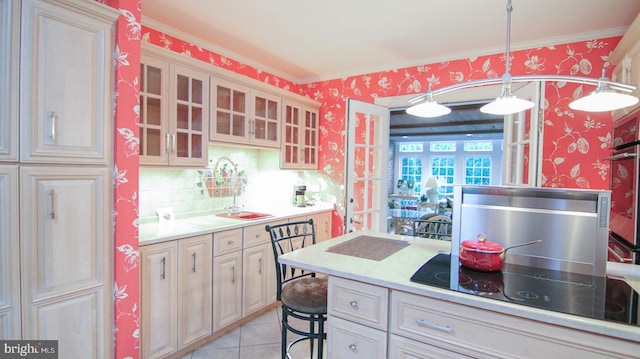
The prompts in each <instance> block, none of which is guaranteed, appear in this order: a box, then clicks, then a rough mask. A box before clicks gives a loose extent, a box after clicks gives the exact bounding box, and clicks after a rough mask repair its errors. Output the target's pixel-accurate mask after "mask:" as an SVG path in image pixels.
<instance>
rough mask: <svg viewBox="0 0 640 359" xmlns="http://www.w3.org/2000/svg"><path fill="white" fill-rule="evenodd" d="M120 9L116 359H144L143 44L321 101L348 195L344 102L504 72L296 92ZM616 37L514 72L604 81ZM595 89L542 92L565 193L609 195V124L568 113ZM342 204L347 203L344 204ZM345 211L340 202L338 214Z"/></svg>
mask: <svg viewBox="0 0 640 359" xmlns="http://www.w3.org/2000/svg"><path fill="white" fill-rule="evenodd" d="M102 2H104V3H107V4H108V5H110V6H112V7H115V8H118V9H120V11H121V12H122V14H123V16H122V17H121V19H120V21H119V23H118V34H117V35H118V39H117V55H116V58H115V59H114V66H115V67H116V89H115V91H116V93H115V99H116V108H115V109H114V119H115V124H116V132H115V137H116V142H115V170H114V206H115V207H114V218H115V222H114V230H115V248H114V250H115V269H114V271H115V282H114V300H115V330H114V345H115V348H116V350H115V356H116V358H132V359H133V358H139V355H140V354H139V323H138V313H139V310H138V296H139V294H138V293H139V283H138V265H139V262H138V260H139V259H138V234H137V224H136V218H137V187H138V157H137V154H138V129H137V126H136V125H137V122H138V120H139V119H138V110H139V109H138V91H139V89H138V77H139V56H140V47H139V46H140V40H142V41H146V42H149V43H151V44H154V45H156V46H160V47H163V48H167V49H170V50H171V51H174V52H177V53H181V54H184V55H186V56H190V57H193V58H196V59H198V60H201V61H204V62H207V63H210V64H211V65H213V66H216V67H220V68H224V69H227V70H229V71H233V72H236V73H239V74H242V75H244V76H247V77H249V78H252V79H256V80H259V81H262V82H265V83H269V84H271V85H273V86H276V87H279V88H282V89H285V90H288V91H291V92H294V93H298V94H301V95H305V96H308V97H310V98H314V99H316V100H318V101H320V102H321V103H322V108H321V109H320V117H321V120H320V126H321V129H320V146H321V150H320V156H321V157H320V166H319V169H320V171H319V172H320V174H322V175H324V176H326V177H327V178H329V179H330V181H331V185H332V186H334V189H336V191H340V192H341V193H343V192H342V191H343V190H342V189H341V185H342V184H343V183H344V170H345V163H344V153H345V152H344V151H345V146H344V133H345V129H346V100H347V99H348V98H355V99H359V100H363V101H369V102H373V101H374V99H375V97H377V96H396V95H406V94H414V93H415V94H417V93H421V92H424V91H425V90H426V88H427V87H428V84H430V83H431V84H432V86H433V88H434V89H435V88H439V87H443V86H447V85H449V84H453V83H459V82H465V81H469V80H476V79H482V78H487V77H499V76H501V75H502V72H503V71H504V55H503V54H494V55H489V56H479V57H474V58H467V59H458V60H452V61H448V62H442V63H437V64H425V65H420V66H414V67H408V68H402V69H391V70H389V71H383V72H378V73H372V74H361V75H357V76H351V77H347V78H341V79H333V80H329V81H322V82H317V83H311V84H296V83H293V82H291V81H289V80H285V79H282V78H279V77H277V76H274V75H273V74H270V73H268V72H265V71H261V70H260V69H258V68H255V67H252V66H248V65H245V64H242V63H240V62H238V61H235V60H233V59H229V58H227V57H225V56H222V55H220V54H216V53H214V52H212V51H209V50H206V49H203V48H201V47H199V46H197V45H193V44H189V43H187V42H185V41H182V40H180V39H177V38H174V37H171V36H169V35H166V34H163V33H161V32H159V31H156V30H154V29H149V28H147V27H144V26H141V25H140V20H139V19H140V13H141V9H140V1H139V0H102ZM619 40H620V38H619V37H614V38H606V39H595V40H591V41H583V42H576V43H570V44H562V45H553V46H547V47H541V48H535V49H528V50H523V51H515V52H512V54H511V55H512V59H511V62H512V70H511V73H512V74H514V75H520V74H571V75H582V76H589V77H599V76H600V72H601V69H603V68H604V69H606V70H607V74H608V75H610V73H611V65H610V64H609V62H608V57H609V55H610V53H611V51H612V50H613V49H614V48H615V45H616V44H617V43H618V41H619ZM591 90H592V88H588V87H586V86H585V87H583V86H582V85H576V84H566V83H552V84H547V85H546V87H545V91H546V101H545V108H544V116H545V121H544V131H545V140H544V149H543V158H544V163H543V167H542V172H543V176H544V182H543V185H544V186H547V187H568V188H592V189H603V188H608V178H609V164H608V163H606V162H602V161H601V160H600V159H601V158H603V157H605V156H607V155H608V153H609V151H608V147H609V143H610V141H611V134H610V130H611V116H610V115H609V114H585V113H579V112H574V111H571V110H570V109H569V108H568V107H567V104H568V103H569V102H570V101H571V100H572V99H573V98H574V97H576V96H579V94H580V93H586V92H588V91H591ZM338 201H340V199H338ZM338 207H340V204H339V206H338ZM333 221H334V225H333V235H334V236H335V235H338V234H341V233H342V225H341V223H342V222H341V221H342V217H341V215H340V213H339V212H338V210H334V213H333Z"/></svg>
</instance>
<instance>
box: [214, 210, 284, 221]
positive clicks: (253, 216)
mask: <svg viewBox="0 0 640 359" xmlns="http://www.w3.org/2000/svg"><path fill="white" fill-rule="evenodd" d="M216 216H218V217H222V218H232V219H260V218H268V217H273V215H272V214H268V213H258V212H247V211H242V212H239V213H234V214H231V213H220V214H216Z"/></svg>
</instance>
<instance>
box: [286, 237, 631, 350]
mask: <svg viewBox="0 0 640 359" xmlns="http://www.w3.org/2000/svg"><path fill="white" fill-rule="evenodd" d="M450 245H451V243H450V242H445V241H437V240H430V239H425V238H417V237H409V236H400V235H395V234H386V233H380V232H369V231H360V232H353V233H349V234H346V235H343V236H341V237H337V238H334V239H332V240H329V241H324V242H322V243H318V244H316V245H314V246H311V247H308V248H303V249H301V250H298V251H294V252H291V253H288V254H286V255H284V256H281V257H280V259H279V260H280V262H282V263H285V264H288V265H291V266H294V267H298V268H303V269H306V270H310V271H314V272H317V273H323V274H326V275H327V276H328V277H329V280H330V284H329V304H328V311H329V324H328V333H327V342H328V354H329V356H328V357H333V358H338V357H344V358H349V357H356V356H355V355H356V354H357V353H356V352H358V353H360V355H362V353H363V351H365V352H366V350H367V348H369V349H370V350H371V355H373V356H372V357H377V358H386V357H389V358H395V357H401V356H403V355H414V356H415V357H417V358H421V357H422V356H420V355H419V354H417V353H420V352H423V353H424V351H425V350H428V351H429V353H431V354H430V355H436V356H437V357H464V358H466V357H483V358H489V357H504V358H507V357H544V356H545V355H546V356H548V355H547V354H553V355H558V354H560V353H566V354H569V355H580V357H582V358H605V357H613V358H639V357H640V327H639V326H638V324H637V322H636V323H617V322H611V321H606V320H601V319H593V318H588V317H583V316H578V315H568V314H564V313H560V312H556V311H551V310H546V309H540V308H535V307H529V306H524V305H520V304H514V303H510V302H506V301H500V300H495V299H491V298H485V297H479V296H475V295H470V294H468V293H462V292H458V291H454V290H449V289H445V288H440V287H436V286H430V285H425V284H420V283H415V282H412V281H411V280H410V278H411V277H412V275H413V274H414V273H415V272H416V271H417V270H418V269H419V268H421V266H422V265H423V264H425V262H427V261H428V260H429V259H431V258H432V257H434V256H436V255H437V254H438V253H448V252H449V251H450ZM621 277H624V275H621ZM632 279H633V278H630V282H633V280H632ZM635 283H636V284H637V280H636V281H635ZM635 289H636V290H638V288H635ZM635 310H637V307H636V309H635ZM376 338H377V339H376ZM372 341H373V342H372ZM374 342H375V343H374ZM358 343H360V346H358ZM372 348H373V349H372ZM412 348H413V349H412ZM350 354H351V355H350ZM423 355H426V354H423ZM424 357H430V356H424Z"/></svg>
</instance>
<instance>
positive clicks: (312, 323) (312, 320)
mask: <svg viewBox="0 0 640 359" xmlns="http://www.w3.org/2000/svg"><path fill="white" fill-rule="evenodd" d="M309 319H310V320H309V358H313V341H314V338H313V337H314V334H315V330H316V323H315V319H316V316H315V315H313V314H311V315H310V316H309Z"/></svg>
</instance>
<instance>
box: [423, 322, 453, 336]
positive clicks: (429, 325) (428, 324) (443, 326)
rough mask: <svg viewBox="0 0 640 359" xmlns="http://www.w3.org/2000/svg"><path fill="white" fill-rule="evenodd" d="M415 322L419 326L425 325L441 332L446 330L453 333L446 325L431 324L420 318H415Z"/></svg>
mask: <svg viewBox="0 0 640 359" xmlns="http://www.w3.org/2000/svg"><path fill="white" fill-rule="evenodd" d="M416 324H418V326H421V327H427V328H432V329H437V330H442V331H443V332H447V333H453V328H451V327H450V326H447V325H440V324H433V323H429V322H425V321H424V320H422V319H416Z"/></svg>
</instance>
